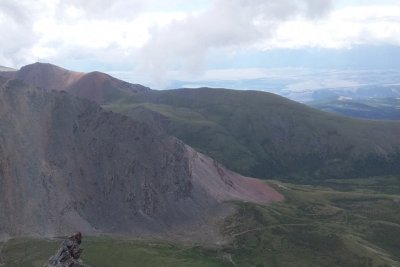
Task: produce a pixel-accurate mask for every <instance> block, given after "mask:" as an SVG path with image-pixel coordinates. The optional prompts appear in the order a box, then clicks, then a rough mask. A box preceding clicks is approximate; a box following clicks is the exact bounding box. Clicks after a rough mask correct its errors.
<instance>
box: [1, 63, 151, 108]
mask: <svg viewBox="0 0 400 267" xmlns="http://www.w3.org/2000/svg"><path fill="white" fill-rule="evenodd" d="M0 76H2V77H5V78H9V79H19V80H22V81H24V82H25V83H27V84H30V85H32V86H36V87H40V88H42V89H45V90H47V91H51V90H56V91H67V92H70V93H71V94H73V95H76V96H79V97H82V98H86V99H89V100H91V101H94V102H96V103H103V102H105V101H110V100H113V99H115V98H118V97H121V96H123V95H128V94H131V93H136V92H142V91H146V90H149V88H147V87H145V86H142V85H139V84H131V83H127V82H124V81H121V80H119V79H116V78H114V77H111V76H110V75H108V74H105V73H101V72H90V73H83V72H76V71H70V70H66V69H63V68H60V67H58V66H55V65H52V64H47V63H34V64H30V65H27V66H24V67H22V68H21V69H20V70H17V71H1V70H0Z"/></svg>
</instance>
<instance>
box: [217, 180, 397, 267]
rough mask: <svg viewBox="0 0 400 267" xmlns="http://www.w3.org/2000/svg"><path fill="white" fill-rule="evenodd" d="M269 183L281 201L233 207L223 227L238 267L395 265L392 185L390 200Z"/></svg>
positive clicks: (368, 192)
mask: <svg viewBox="0 0 400 267" xmlns="http://www.w3.org/2000/svg"><path fill="white" fill-rule="evenodd" d="M392 178H393V181H395V183H397V184H398V182H399V181H400V178H399V177H397V178H396V177H392ZM375 182H376V181H375V178H372V179H370V180H369V183H371V184H374V183H375ZM272 183H273V184H275V186H276V187H277V188H280V190H281V192H283V193H284V194H285V196H286V198H287V201H285V202H282V203H276V204H273V205H270V206H265V207H264V206H256V205H253V204H249V203H242V204H239V205H238V212H237V213H236V214H235V215H234V216H232V217H231V218H230V219H228V220H227V221H226V224H225V226H224V228H223V229H224V231H225V233H226V234H228V235H230V236H234V237H235V239H234V241H233V243H232V245H231V247H230V252H231V253H232V254H233V255H235V256H234V257H233V260H234V261H235V262H236V263H238V266H296V267H301V266H304V267H310V266H316V267H317V266H318V267H321V266H351V267H358V266H360V267H364V266H365V267H368V266H400V196H399V193H400V187H399V186H398V185H397V187H396V186H395V189H396V190H398V191H397V194H395V195H390V194H383V193H379V192H377V191H371V188H370V187H368V188H367V189H366V188H358V189H357V190H356V191H348V192H342V191H334V190H332V189H329V188H322V187H320V188H316V187H311V186H294V185H290V184H282V183H279V182H272ZM383 190H385V189H384V188H383Z"/></svg>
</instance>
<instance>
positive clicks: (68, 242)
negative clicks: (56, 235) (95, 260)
mask: <svg viewBox="0 0 400 267" xmlns="http://www.w3.org/2000/svg"><path fill="white" fill-rule="evenodd" d="M81 242H82V234H81V232H78V233H75V234H73V235H72V236H70V237H68V238H67V239H65V240H64V241H63V242H62V243H61V245H60V247H59V249H58V251H57V253H56V254H55V255H54V256H51V257H50V258H49V261H48V263H47V264H45V265H43V267H90V266H89V265H86V264H83V262H82V260H80V259H79V258H80V257H81V254H82V249H81V248H80V244H81Z"/></svg>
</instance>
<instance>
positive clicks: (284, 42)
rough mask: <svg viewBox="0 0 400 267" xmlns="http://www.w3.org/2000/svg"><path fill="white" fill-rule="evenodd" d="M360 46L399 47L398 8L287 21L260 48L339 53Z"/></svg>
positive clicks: (371, 8) (358, 9)
mask: <svg viewBox="0 0 400 267" xmlns="http://www.w3.org/2000/svg"><path fill="white" fill-rule="evenodd" d="M360 44H391V45H400V5H399V6H358V7H347V8H342V9H339V10H336V11H334V12H332V13H331V14H330V15H329V16H327V17H326V18H324V19H323V20H321V21H318V22H315V21H310V20H304V19H298V20H290V21H287V22H285V23H282V24H281V25H280V26H279V28H278V29H277V31H276V34H275V36H274V38H272V39H270V40H265V41H264V42H263V43H262V44H260V45H259V47H260V48H264V49H272V48H277V47H278V48H282V47H285V48H303V47H320V48H337V49H340V48H349V47H351V46H353V45H360Z"/></svg>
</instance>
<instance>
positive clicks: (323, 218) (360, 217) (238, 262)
mask: <svg viewBox="0 0 400 267" xmlns="http://www.w3.org/2000/svg"><path fill="white" fill-rule="evenodd" d="M268 183H269V184H270V185H272V186H274V187H275V188H276V189H278V190H279V191H280V192H281V193H283V194H284V195H285V197H286V200H285V201H283V202H278V203H274V204H271V205H268V206H261V205H255V204H252V203H237V212H236V213H235V214H234V215H232V216H231V217H229V218H227V219H226V220H225V222H224V224H223V225H221V226H220V227H221V231H222V232H223V233H224V234H225V235H226V236H227V237H229V238H230V239H231V243H230V244H229V245H226V246H224V247H220V248H218V249H215V248H214V249H208V248H202V247H198V246H183V245H179V244H172V243H163V242H144V241H126V240H117V239H112V238H92V237H90V238H85V239H84V243H83V249H84V253H83V260H84V261H85V262H86V263H88V264H92V265H94V266H97V267H102V266H104V267H108V266H110V267H111V266H113V267H115V266H118V267H128V266H129V267H132V266H133V267H134V266H141V267H145V266H167V267H168V266H176V267H179V266H199V267H203V266H207V267H208V266H210V267H211V266H241V267H242V266H259V267H261V266H265V267H266V266H279V267H285V266H287V267H289V266H290V267H291V266H293V267H295V266H296V267H302V266H304V267H306V266H307V267H312V266H315V267H317V266H318V267H324V266H349V267H350V266H351V267H373V266H375V267H378V266H379V267H384V266H385V267H386V266H387V267H389V266H394V267H399V266H400V177H372V178H370V179H363V180H357V179H355V180H331V181H326V182H325V183H324V184H323V185H319V186H309V185H308V186H305V185H293V184H288V183H282V182H278V181H269V182H268ZM59 243H60V240H57V239H55V240H35V239H14V240H10V241H8V242H6V243H2V244H0V249H1V254H0V266H7V267H13V266H18V267H28V266H29V267H35V266H41V265H42V264H43V263H44V262H45V261H46V259H47V258H48V257H49V256H50V255H52V254H53V253H54V252H55V251H56V249H57V246H58V244H59ZM1 264H3V265H1Z"/></svg>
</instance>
